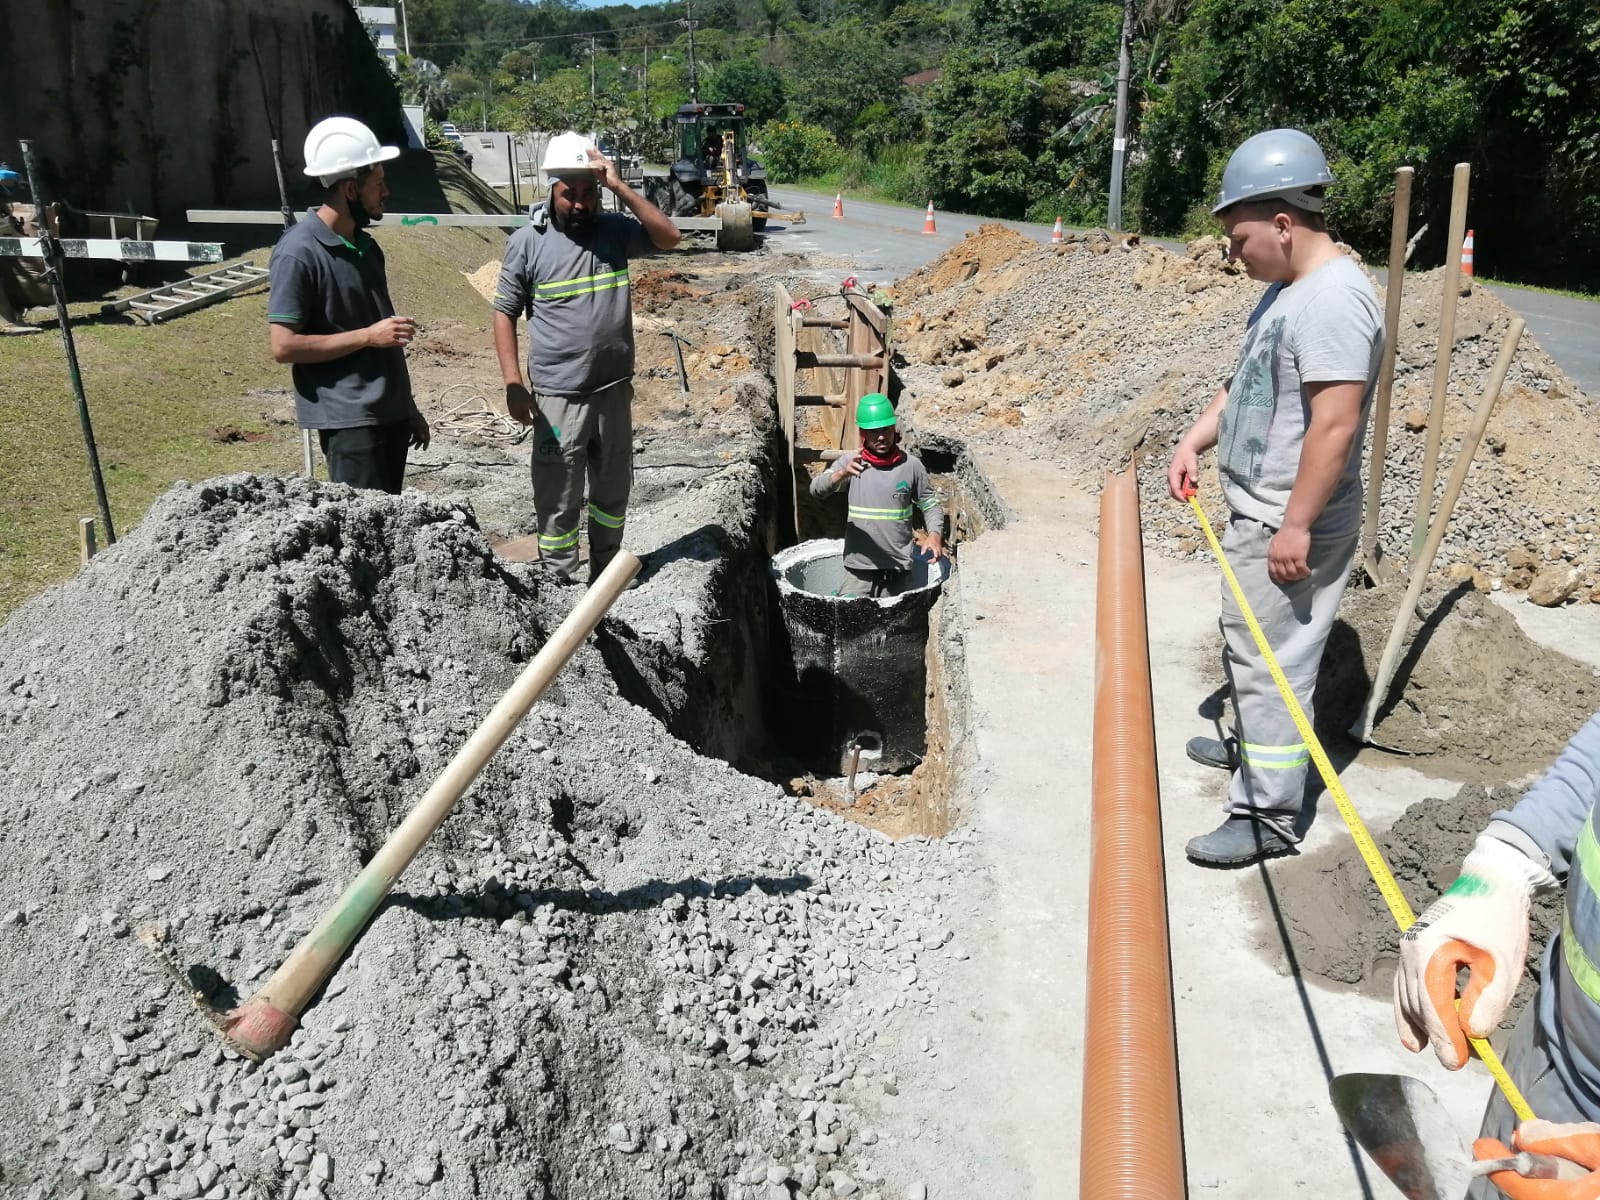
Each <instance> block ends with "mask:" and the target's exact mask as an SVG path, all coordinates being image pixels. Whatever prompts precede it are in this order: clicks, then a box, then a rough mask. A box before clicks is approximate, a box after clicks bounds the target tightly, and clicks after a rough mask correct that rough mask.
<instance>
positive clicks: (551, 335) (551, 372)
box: [494, 132, 682, 583]
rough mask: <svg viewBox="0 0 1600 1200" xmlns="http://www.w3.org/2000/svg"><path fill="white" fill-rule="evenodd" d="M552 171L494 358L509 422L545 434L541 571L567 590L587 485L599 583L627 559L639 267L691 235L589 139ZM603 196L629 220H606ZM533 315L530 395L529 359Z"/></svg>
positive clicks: (505, 291) (507, 297) (536, 451)
mask: <svg viewBox="0 0 1600 1200" xmlns="http://www.w3.org/2000/svg"><path fill="white" fill-rule="evenodd" d="M543 169H544V173H545V177H546V178H547V179H548V180H549V181H550V197H549V199H548V201H546V202H545V203H544V204H540V205H536V206H535V207H534V209H533V211H532V212H531V213H530V215H529V219H528V224H527V225H526V226H525V227H524V228H522V229H519V230H517V231H516V232H515V233H514V234H512V235H511V238H510V240H509V241H508V242H507V243H506V252H505V259H504V261H503V262H502V264H501V267H500V278H499V280H498V282H496V284H495V290H494V349H495V354H496V356H497V357H498V358H499V360H500V371H501V375H502V377H503V378H504V380H505V385H506V410H507V412H509V413H510V414H511V416H512V418H513V419H514V420H516V421H519V422H521V423H522V424H524V425H532V426H533V455H532V468H531V469H532V474H533V507H534V512H535V515H536V517H537V520H538V526H539V558H540V561H541V562H542V563H543V564H544V566H545V568H546V569H547V570H548V571H549V572H550V574H551V575H552V576H553V577H554V578H555V579H556V580H557V581H558V582H561V583H570V582H573V576H574V575H575V573H576V572H577V569H578V536H579V525H580V517H581V512H582V508H583V503H584V484H585V482H586V481H587V484H588V510H589V522H588V524H589V582H590V583H593V582H594V581H595V580H596V579H597V578H599V576H600V573H601V572H602V571H604V570H605V568H606V564H608V563H609V562H610V561H611V560H612V559H613V558H615V557H616V554H617V551H618V550H620V549H621V548H622V538H623V528H624V526H625V524H626V521H627V513H628V493H629V492H630V491H631V490H632V485H633V360H634V351H633V303H632V298H631V294H630V292H629V288H628V261H629V259H631V258H633V257H634V256H635V255H638V254H642V253H645V252H647V251H649V250H650V249H652V248H654V249H657V250H670V249H671V248H672V247H674V246H676V245H677V244H678V240H679V238H681V237H682V234H680V233H679V232H678V228H677V226H675V225H674V224H673V223H672V221H671V219H670V218H669V217H667V216H666V215H665V214H663V213H662V211H661V210H660V209H659V208H657V207H656V206H655V205H654V204H652V203H650V201H648V200H646V199H645V198H644V197H643V196H641V195H640V194H639V193H638V192H636V191H634V190H633V189H632V188H631V187H629V186H628V185H627V184H626V183H624V182H623V180H622V176H621V175H619V174H618V173H617V168H616V165H615V164H614V163H613V162H611V160H610V159H608V158H606V157H605V156H604V155H603V154H601V153H600V152H599V151H598V150H597V149H595V147H594V146H592V145H590V144H589V142H588V140H587V139H586V138H584V137H583V136H582V135H581V134H577V133H572V132H567V133H562V134H558V135H557V136H555V137H553V138H551V139H550V144H549V145H548V146H547V147H546V149H545V156H544V163H543ZM601 187H605V188H608V189H609V190H610V191H611V192H612V193H613V194H614V195H615V196H616V197H617V200H618V202H619V203H620V205H621V206H622V207H623V208H625V209H627V212H617V213H607V212H601V211H600V189H601ZM524 313H526V314H527V317H528V381H527V383H524V382H523V377H522V363H521V362H520V361H519V358H518V354H517V319H518V317H520V316H522V315H523V314H524ZM530 388H531V389H532V391H531V394H530V391H529V389H530Z"/></svg>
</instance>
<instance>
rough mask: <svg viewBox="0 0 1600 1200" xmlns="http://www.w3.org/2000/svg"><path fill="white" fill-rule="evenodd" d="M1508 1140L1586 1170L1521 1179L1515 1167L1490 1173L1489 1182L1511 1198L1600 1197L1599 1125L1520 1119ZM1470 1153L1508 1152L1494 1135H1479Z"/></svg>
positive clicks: (1480, 1155)
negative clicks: (1568, 1176) (1559, 1176)
mask: <svg viewBox="0 0 1600 1200" xmlns="http://www.w3.org/2000/svg"><path fill="white" fill-rule="evenodd" d="M1511 1140H1512V1141H1513V1142H1514V1143H1515V1144H1516V1148H1517V1149H1518V1150H1527V1151H1529V1152H1530V1153H1533V1154H1548V1155H1550V1156H1551V1157H1552V1158H1563V1159H1566V1160H1567V1161H1568V1162H1572V1163H1577V1164H1578V1165H1579V1166H1581V1167H1583V1168H1585V1169H1586V1170H1587V1172H1588V1174H1586V1175H1582V1176H1580V1177H1579V1178H1577V1179H1525V1178H1523V1177H1522V1176H1521V1175H1518V1174H1517V1173H1516V1172H1515V1171H1495V1172H1493V1173H1492V1174H1490V1176H1489V1182H1490V1183H1492V1184H1494V1185H1495V1187H1497V1188H1499V1189H1500V1190H1501V1191H1502V1192H1504V1193H1505V1194H1506V1195H1507V1196H1509V1197H1511V1200H1600V1125H1596V1124H1593V1123H1588V1122H1585V1123H1582V1124H1576V1125H1557V1124H1556V1123H1555V1122H1554V1121H1524V1122H1523V1123H1522V1124H1521V1125H1519V1126H1517V1131H1516V1133H1515V1134H1513V1135H1512V1138H1511ZM1472 1153H1473V1156H1474V1157H1476V1158H1479V1159H1490V1158H1508V1157H1510V1155H1511V1153H1512V1152H1511V1151H1510V1150H1508V1149H1506V1147H1505V1144H1504V1143H1502V1142H1500V1141H1499V1140H1498V1139H1496V1138H1479V1139H1478V1140H1477V1141H1475V1142H1473V1143H1472Z"/></svg>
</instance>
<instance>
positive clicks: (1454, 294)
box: [1411, 163, 1472, 558]
mask: <svg viewBox="0 0 1600 1200" xmlns="http://www.w3.org/2000/svg"><path fill="white" fill-rule="evenodd" d="M1471 180H1472V164H1471V163H1457V164H1456V178H1455V187H1454V188H1453V189H1452V190H1451V193H1450V231H1449V233H1447V234H1446V235H1445V236H1446V237H1447V239H1448V241H1447V242H1446V243H1445V252H1446V257H1445V263H1444V291H1443V293H1442V294H1441V295H1440V297H1439V349H1438V351H1437V352H1436V353H1435V355H1434V362H1433V402H1432V403H1431V404H1430V405H1429V406H1428V445H1427V448H1426V449H1425V450H1424V451H1423V456H1422V479H1421V481H1420V482H1419V484H1418V486H1417V515H1416V519H1415V520H1414V521H1413V522H1412V523H1411V557H1412V558H1416V557H1417V555H1418V554H1420V553H1422V544H1423V543H1424V542H1426V541H1427V540H1428V517H1429V515H1430V514H1431V513H1432V512H1433V479H1434V476H1435V475H1436V474H1437V473H1438V470H1439V441H1440V439H1441V438H1442V437H1443V436H1444V402H1445V393H1446V391H1447V390H1448V389H1449V386H1450V357H1451V355H1452V354H1454V353H1455V343H1456V300H1457V298H1458V297H1459V296H1460V294H1461V239H1462V238H1464V237H1466V235H1467V185H1468V184H1469V183H1470V182H1471Z"/></svg>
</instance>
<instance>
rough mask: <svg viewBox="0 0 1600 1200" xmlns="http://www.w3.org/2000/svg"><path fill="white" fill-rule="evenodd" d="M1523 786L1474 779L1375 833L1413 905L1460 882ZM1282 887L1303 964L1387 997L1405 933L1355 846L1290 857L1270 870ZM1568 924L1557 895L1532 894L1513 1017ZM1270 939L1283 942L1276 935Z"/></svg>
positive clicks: (1286, 917)
mask: <svg viewBox="0 0 1600 1200" xmlns="http://www.w3.org/2000/svg"><path fill="white" fill-rule="evenodd" d="M1521 795H1522V793H1521V791H1520V790H1518V789H1513V788H1495V789H1494V790H1492V791H1490V790H1487V789H1485V788H1483V787H1480V786H1477V785H1473V784H1468V785H1464V786H1462V787H1461V788H1460V789H1459V790H1458V791H1457V792H1456V794H1455V795H1454V796H1440V797H1437V798H1434V799H1428V800H1423V801H1419V802H1418V803H1416V804H1413V805H1412V806H1411V807H1410V808H1408V809H1407V810H1406V811H1405V813H1404V814H1402V815H1401V817H1400V819H1399V820H1398V821H1396V822H1395V823H1394V825H1393V826H1392V827H1391V828H1390V829H1389V830H1388V831H1387V832H1386V833H1382V834H1376V835H1374V838H1373V840H1374V841H1375V842H1376V843H1377V845H1378V849H1379V850H1380V851H1381V852H1382V854H1383V857H1384V860H1385V861H1386V862H1387V863H1388V864H1389V868H1390V869H1391V870H1392V871H1393V872H1394V875H1395V878H1396V880H1398V881H1399V884H1400V890H1401V891H1402V892H1403V893H1404V894H1405V897H1406V901H1407V903H1409V904H1410V905H1411V907H1412V910H1413V911H1414V912H1417V913H1421V912H1422V910H1423V909H1425V908H1426V907H1427V906H1428V905H1430V904H1432V903H1433V902H1434V901H1435V900H1436V899H1438V898H1439V896H1440V895H1441V894H1442V893H1443V892H1444V890H1445V889H1446V888H1448V887H1449V886H1450V885H1451V884H1452V883H1454V882H1455V878H1456V875H1457V873H1458V870H1459V868H1460V866H1461V860H1462V859H1463V858H1465V857H1466V855H1467V852H1468V851H1469V850H1471V849H1472V843H1473V840H1474V839H1475V838H1476V837H1477V836H1478V834H1479V833H1481V832H1482V831H1483V828H1484V826H1486V825H1487V824H1488V823H1489V817H1490V815H1491V814H1493V813H1494V812H1496V811H1498V810H1500V809H1506V808H1510V807H1511V806H1512V805H1514V804H1515V803H1516V802H1517V800H1518V799H1520V798H1521ZM1273 875H1274V876H1275V878H1276V881H1277V885H1278V886H1276V887H1275V889H1274V890H1275V892H1276V894H1277V897H1278V903H1279V906H1280V907H1281V910H1282V914H1283V920H1284V923H1285V924H1286V925H1287V926H1288V928H1289V934H1290V937H1291V939H1292V941H1293V945H1294V948H1295V957H1296V959H1297V960H1298V961H1299V964H1300V967H1301V969H1303V970H1305V971H1307V972H1308V973H1310V974H1312V975H1316V976H1319V977H1321V978H1323V979H1326V980H1329V981H1331V982H1333V983H1338V984H1346V985H1354V986H1356V987H1357V988H1358V989H1359V990H1361V991H1362V992H1365V993H1366V994H1368V995H1374V996H1379V997H1383V998H1387V997H1388V996H1389V994H1390V987H1391V983H1390V981H1391V979H1392V978H1393V975H1394V966H1395V963H1396V961H1397V959H1398V956H1399V933H1398V932H1397V930H1396V928H1395V923H1394V918H1393V917H1392V916H1390V914H1389V909H1388V906H1387V905H1386V904H1385V903H1384V901H1383V897H1382V896H1380V895H1379V894H1378V889H1377V885H1376V884H1374V883H1373V882H1372V876H1371V874H1370V873H1369V872H1368V871H1367V867H1366V864H1365V863H1364V862H1362V860H1361V856H1360V855H1359V854H1358V853H1357V852H1356V848H1355V845H1354V844H1353V843H1352V842H1350V841H1348V840H1343V841H1340V842H1338V843H1337V844H1336V848H1334V849H1330V850H1325V851H1322V852H1320V853H1317V854H1310V855H1306V856H1305V857H1303V858H1295V859H1291V860H1289V861H1286V862H1283V863H1281V864H1279V865H1278V866H1276V867H1274V868H1273ZM1560 924H1561V897H1560V895H1559V894H1557V895H1550V896H1541V897H1540V898H1539V899H1538V900H1536V901H1535V902H1534V908H1533V937H1532V939H1531V944H1530V946H1529V949H1528V974H1527V975H1526V976H1525V977H1524V978H1523V981H1522V983H1521V985H1520V986H1519V987H1518V989H1517V995H1516V998H1515V1000H1514V1001H1513V1003H1512V1008H1511V1010H1510V1012H1509V1013H1508V1014H1507V1016H1506V1021H1505V1024H1506V1025H1508V1026H1509V1025H1512V1024H1515V1021H1516V1015H1517V1013H1519V1012H1521V1011H1522V1007H1523V1005H1524V1004H1526V1003H1527V1002H1528V1000H1529V998H1530V997H1531V996H1532V995H1533V992H1534V989H1535V988H1536V987H1537V986H1538V976H1539V972H1538V965H1539V957H1540V955H1542V954H1543V953H1544V946H1545V942H1546V941H1548V940H1549V937H1550V934H1551V933H1552V932H1554V931H1555V930H1556V929H1557V928H1559V926H1560ZM1270 942H1271V944H1274V945H1275V944H1276V942H1277V938H1276V936H1275V935H1274V936H1273V937H1272V938H1271V939H1270Z"/></svg>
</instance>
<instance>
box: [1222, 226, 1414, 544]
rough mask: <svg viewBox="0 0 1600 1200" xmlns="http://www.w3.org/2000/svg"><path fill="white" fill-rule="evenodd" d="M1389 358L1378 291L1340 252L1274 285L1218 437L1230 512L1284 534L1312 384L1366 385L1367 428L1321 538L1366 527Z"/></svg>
mask: <svg viewBox="0 0 1600 1200" xmlns="http://www.w3.org/2000/svg"><path fill="white" fill-rule="evenodd" d="M1382 357H1383V314H1382V312H1381V311H1380V310H1379V308H1378V297H1377V293H1376V292H1375V291H1374V290H1373V287H1372V283H1371V281H1370V280H1368V278H1367V276H1366V273H1365V272H1363V271H1362V270H1361V268H1360V267H1358V266H1357V265H1356V264H1355V262H1354V260H1352V259H1350V258H1348V257H1346V256H1344V255H1341V256H1339V257H1338V258H1335V259H1332V260H1331V261H1329V262H1327V263H1324V264H1323V265H1322V266H1320V267H1318V268H1317V269H1316V270H1315V271H1313V272H1311V274H1309V275H1307V276H1305V277H1304V278H1302V279H1298V280H1296V281H1295V282H1294V283H1292V284H1273V285H1272V286H1271V287H1270V288H1268V289H1267V293H1266V295H1265V296H1263V297H1262V298H1261V302H1260V303H1259V304H1258V305H1256V308H1255V311H1254V312H1253V313H1251V314H1250V322H1249V329H1248V332H1247V333H1246V334H1245V339H1244V346H1243V348H1242V349H1241V350H1240V351H1239V361H1238V365H1237V366H1236V367H1235V369H1234V373H1233V379H1232V381H1231V382H1230V384H1229V385H1228V403H1227V406H1226V407H1225V408H1224V409H1223V412H1222V420H1221V423H1220V425H1219V426H1218V430H1217V465H1218V467H1219V468H1220V470H1221V472H1222V492H1223V496H1224V498H1225V499H1226V500H1227V501H1228V507H1229V508H1231V509H1232V510H1233V511H1234V512H1235V513H1238V514H1240V515H1241V516H1245V517H1250V518H1252V519H1254V520H1257V521H1261V522H1263V523H1264V524H1266V525H1270V526H1271V527H1272V528H1274V529H1276V528H1278V527H1280V526H1281V525H1282V524H1283V516H1284V509H1285V508H1286V506H1287V505H1288V503H1289V493H1290V492H1291V491H1292V490H1293V489H1294V482H1295V476H1296V475H1297V474H1298V473H1299V470H1300V450H1301V446H1302V445H1303V443H1304V442H1305V436H1306V424H1307V422H1308V421H1309V420H1310V418H1311V403H1310V399H1309V397H1308V394H1307V391H1306V385H1307V384H1313V383H1364V384H1366V388H1365V390H1364V391H1363V393H1362V397H1361V424H1360V426H1359V427H1358V429H1357V433H1356V437H1355V439H1354V441H1353V442H1352V443H1351V446H1350V457H1349V461H1347V462H1346V463H1345V467H1344V472H1343V474H1342V475H1341V476H1340V479H1339V483H1338V485H1337V486H1336V487H1335V488H1334V491H1333V494H1332V495H1331V496H1330V497H1329V498H1328V503H1327V505H1326V506H1325V507H1324V508H1323V510H1322V514H1321V516H1319V517H1318V518H1317V519H1316V521H1315V522H1313V523H1312V533H1313V534H1314V535H1316V536H1317V537H1343V536H1346V535H1348V534H1352V533H1355V532H1356V531H1357V530H1359V529H1360V527H1361V443H1362V441H1363V439H1364V438H1365V437H1366V428H1367V415H1368V413H1369V412H1370V410H1371V407H1372V393H1373V391H1374V390H1375V389H1376V387H1377V381H1378V360H1379V359H1381V358H1382Z"/></svg>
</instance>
